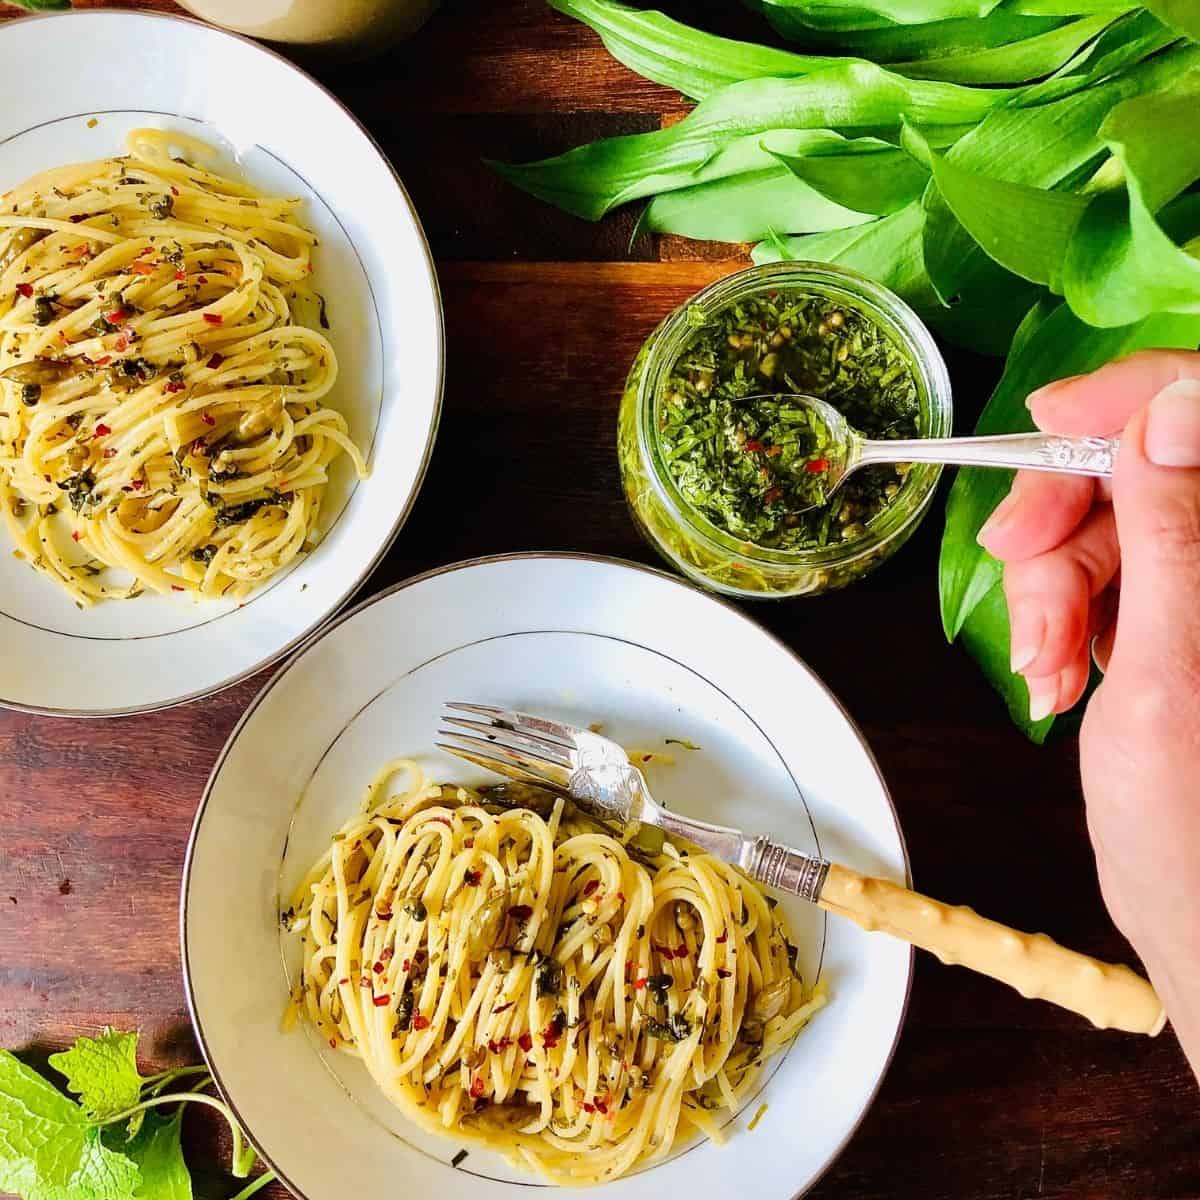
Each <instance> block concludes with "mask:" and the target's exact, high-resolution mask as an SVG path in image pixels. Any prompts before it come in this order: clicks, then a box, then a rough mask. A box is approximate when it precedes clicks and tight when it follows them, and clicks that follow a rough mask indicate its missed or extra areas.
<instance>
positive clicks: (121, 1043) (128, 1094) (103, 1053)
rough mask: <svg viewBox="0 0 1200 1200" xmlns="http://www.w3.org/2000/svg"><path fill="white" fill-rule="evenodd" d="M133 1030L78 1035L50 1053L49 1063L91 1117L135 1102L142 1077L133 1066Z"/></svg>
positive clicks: (105, 1117)
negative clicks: (74, 1039) (84, 1035)
mask: <svg viewBox="0 0 1200 1200" xmlns="http://www.w3.org/2000/svg"><path fill="white" fill-rule="evenodd" d="M137 1044H138V1035H137V1034H136V1033H120V1032H118V1031H117V1030H115V1029H111V1028H106V1029H105V1030H104V1032H103V1033H101V1034H100V1036H99V1037H98V1038H89V1037H81V1038H78V1039H77V1040H76V1042H75V1045H74V1046H72V1047H71V1048H70V1049H69V1050H63V1051H61V1052H59V1053H58V1054H52V1055H50V1065H51V1066H52V1067H53V1068H54V1069H55V1070H56V1071H59V1072H61V1073H62V1074H63V1075H65V1076H66V1078H67V1087H68V1088H69V1089H70V1090H71V1091H72V1092H74V1093H75V1094H76V1095H77V1096H78V1097H79V1103H80V1106H81V1107H82V1108H83V1110H84V1112H85V1113H87V1115H88V1116H89V1117H90V1118H91V1119H92V1120H93V1121H106V1120H108V1119H109V1118H110V1117H115V1116H116V1115H117V1113H121V1112H124V1111H125V1110H126V1109H128V1108H132V1107H133V1106H134V1105H135V1104H137V1102H138V1099H139V1098H140V1096H141V1091H142V1077H141V1076H140V1075H139V1074H138V1069H137Z"/></svg>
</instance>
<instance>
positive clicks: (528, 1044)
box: [517, 1033, 533, 1054]
mask: <svg viewBox="0 0 1200 1200" xmlns="http://www.w3.org/2000/svg"><path fill="white" fill-rule="evenodd" d="M517 1045H518V1046H520V1047H521V1049H522V1050H524V1051H525V1053H526V1054H528V1053H529V1052H530V1050H532V1049H533V1035H532V1034H529V1033H523V1034H521V1036H520V1037H519V1038H517Z"/></svg>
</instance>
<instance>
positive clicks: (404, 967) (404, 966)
mask: <svg viewBox="0 0 1200 1200" xmlns="http://www.w3.org/2000/svg"><path fill="white" fill-rule="evenodd" d="M411 969H412V959H411V958H406V959H405V960H404V961H403V962H402V963H401V964H400V970H402V971H409V970H411Z"/></svg>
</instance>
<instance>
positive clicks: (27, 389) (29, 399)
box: [21, 383, 42, 408]
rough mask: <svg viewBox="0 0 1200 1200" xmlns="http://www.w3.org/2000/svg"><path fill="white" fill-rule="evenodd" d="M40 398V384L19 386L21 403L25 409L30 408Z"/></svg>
mask: <svg viewBox="0 0 1200 1200" xmlns="http://www.w3.org/2000/svg"><path fill="white" fill-rule="evenodd" d="M41 398H42V385H41V384H40V383H23V384H21V403H22V404H24V405H25V406H26V407H27V408H32V407H33V406H34V405H35V404H36V403H37V402H38V401H39V400H40V399H41Z"/></svg>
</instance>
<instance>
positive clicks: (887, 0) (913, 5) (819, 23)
mask: <svg viewBox="0 0 1200 1200" xmlns="http://www.w3.org/2000/svg"><path fill="white" fill-rule="evenodd" d="M999 2H1000V0H821V2H820V3H819V4H814V3H811V2H810V0H767V3H766V4H765V5H764V7H765V8H771V9H779V10H781V11H782V10H787V11H790V12H792V13H793V14H795V16H796V18H797V19H798V20H799V21H802V22H804V23H806V24H808V25H809V26H811V27H812V28H815V29H876V28H879V27H880V26H882V25H887V24H896V25H923V24H927V23H929V22H934V21H949V20H972V19H974V20H977V19H979V18H980V17H986V16H987V15H988V14H989V13H990V12H992V10H993V9H995V8H996V7H997V5H998V4H999Z"/></svg>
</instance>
